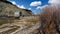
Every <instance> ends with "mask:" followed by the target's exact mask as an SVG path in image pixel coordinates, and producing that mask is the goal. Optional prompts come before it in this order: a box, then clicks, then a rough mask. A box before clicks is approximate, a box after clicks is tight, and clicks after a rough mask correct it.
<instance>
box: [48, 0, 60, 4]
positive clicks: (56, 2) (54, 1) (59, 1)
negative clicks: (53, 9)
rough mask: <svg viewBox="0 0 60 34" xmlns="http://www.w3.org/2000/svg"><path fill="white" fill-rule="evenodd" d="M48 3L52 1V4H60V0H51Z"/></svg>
mask: <svg viewBox="0 0 60 34" xmlns="http://www.w3.org/2000/svg"><path fill="white" fill-rule="evenodd" d="M48 3H50V4H60V0H49V1H48Z"/></svg>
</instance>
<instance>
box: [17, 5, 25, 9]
mask: <svg viewBox="0 0 60 34" xmlns="http://www.w3.org/2000/svg"><path fill="white" fill-rule="evenodd" d="M17 7H19V8H22V9H25V7H24V5H17Z"/></svg>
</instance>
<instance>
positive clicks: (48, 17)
mask: <svg viewBox="0 0 60 34" xmlns="http://www.w3.org/2000/svg"><path fill="white" fill-rule="evenodd" d="M40 21H41V30H42V32H40V33H43V34H60V26H59V25H60V5H56V6H53V5H51V6H46V7H45V8H43V9H42V12H41V14H40Z"/></svg>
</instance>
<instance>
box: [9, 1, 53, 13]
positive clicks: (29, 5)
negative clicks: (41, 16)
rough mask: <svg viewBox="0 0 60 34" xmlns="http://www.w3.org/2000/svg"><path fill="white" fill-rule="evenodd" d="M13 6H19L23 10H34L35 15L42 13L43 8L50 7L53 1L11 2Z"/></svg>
mask: <svg viewBox="0 0 60 34" xmlns="http://www.w3.org/2000/svg"><path fill="white" fill-rule="evenodd" d="M9 1H10V2H12V3H13V4H15V5H17V7H19V8H22V9H29V10H32V12H33V13H35V14H36V13H40V12H41V8H42V6H46V5H48V4H49V3H48V2H49V1H50V3H51V2H52V1H53V0H9Z"/></svg>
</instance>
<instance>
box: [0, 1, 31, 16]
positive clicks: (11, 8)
mask: <svg viewBox="0 0 60 34" xmlns="http://www.w3.org/2000/svg"><path fill="white" fill-rule="evenodd" d="M16 11H19V12H21V13H22V15H32V11H31V10H28V9H21V8H18V7H17V6H16V5H13V4H12V3H11V2H9V1H6V0H0V15H10V16H13V15H14V12H16Z"/></svg>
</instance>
